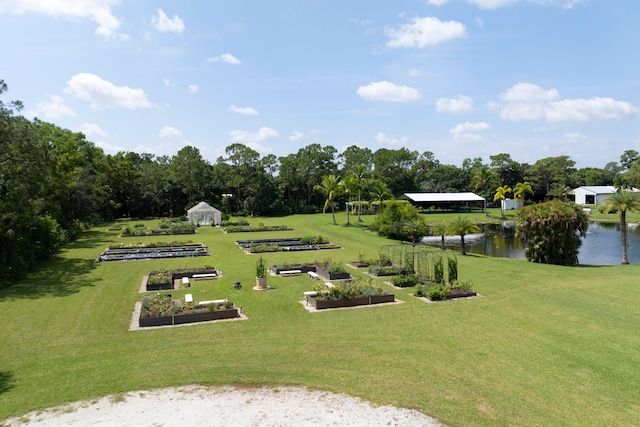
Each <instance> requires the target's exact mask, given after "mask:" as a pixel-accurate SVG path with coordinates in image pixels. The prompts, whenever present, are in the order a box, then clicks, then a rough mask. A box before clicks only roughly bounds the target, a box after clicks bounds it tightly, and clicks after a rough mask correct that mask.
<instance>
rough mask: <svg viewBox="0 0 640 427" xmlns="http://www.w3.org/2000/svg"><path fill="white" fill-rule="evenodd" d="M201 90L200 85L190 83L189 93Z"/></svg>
mask: <svg viewBox="0 0 640 427" xmlns="http://www.w3.org/2000/svg"><path fill="white" fill-rule="evenodd" d="M199 90H200V88H199V87H198V85H189V93H198V91H199Z"/></svg>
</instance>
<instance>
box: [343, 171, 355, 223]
mask: <svg viewBox="0 0 640 427" xmlns="http://www.w3.org/2000/svg"><path fill="white" fill-rule="evenodd" d="M357 186H358V182H357V180H356V177H354V176H347V177H345V179H343V180H342V181H340V187H341V188H342V190H343V192H344V193H345V194H346V195H347V224H351V220H350V214H351V195H352V194H353V192H354V191H356V189H357Z"/></svg>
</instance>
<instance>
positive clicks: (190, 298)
mask: <svg viewBox="0 0 640 427" xmlns="http://www.w3.org/2000/svg"><path fill="white" fill-rule="evenodd" d="M184 302H186V303H187V304H190V303H192V302H193V295H192V294H186V295H185V296H184Z"/></svg>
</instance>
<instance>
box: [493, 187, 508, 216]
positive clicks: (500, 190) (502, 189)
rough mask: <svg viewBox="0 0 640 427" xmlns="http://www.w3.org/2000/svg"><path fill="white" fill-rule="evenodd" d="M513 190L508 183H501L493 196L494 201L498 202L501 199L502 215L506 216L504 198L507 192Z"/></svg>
mask: <svg viewBox="0 0 640 427" xmlns="http://www.w3.org/2000/svg"><path fill="white" fill-rule="evenodd" d="M512 191H513V190H512V189H511V187H509V186H508V185H501V186H500V187H498V188H497V189H496V194H495V195H494V196H493V201H494V202H497V201H498V200H500V216H504V209H503V208H502V200H504V199H506V198H507V194H509V193H511V192H512Z"/></svg>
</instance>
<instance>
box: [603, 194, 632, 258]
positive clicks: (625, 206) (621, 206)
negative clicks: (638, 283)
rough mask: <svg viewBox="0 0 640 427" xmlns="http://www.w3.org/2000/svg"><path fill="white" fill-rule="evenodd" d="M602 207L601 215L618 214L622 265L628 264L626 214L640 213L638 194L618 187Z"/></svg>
mask: <svg viewBox="0 0 640 427" xmlns="http://www.w3.org/2000/svg"><path fill="white" fill-rule="evenodd" d="M602 206H603V208H604V209H603V213H609V212H611V211H619V212H620V237H621V240H622V264H623V265H625V264H629V257H628V256H627V212H634V213H637V212H639V211H640V193H637V192H635V191H633V190H629V189H626V188H622V187H620V188H618V190H617V191H616V192H615V193H613V194H611V195H609V196H608V197H607V199H606V200H605V201H604V203H603V204H602Z"/></svg>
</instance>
